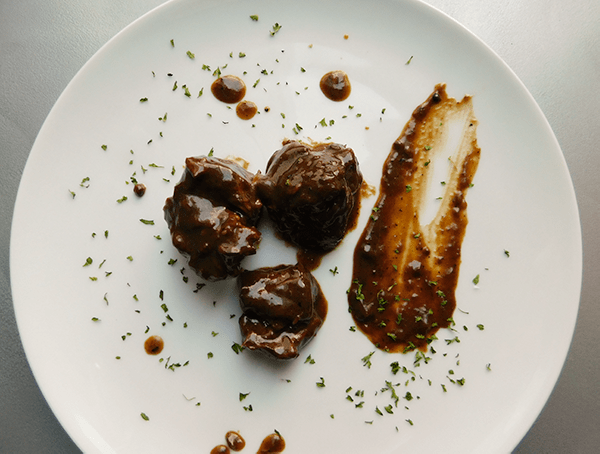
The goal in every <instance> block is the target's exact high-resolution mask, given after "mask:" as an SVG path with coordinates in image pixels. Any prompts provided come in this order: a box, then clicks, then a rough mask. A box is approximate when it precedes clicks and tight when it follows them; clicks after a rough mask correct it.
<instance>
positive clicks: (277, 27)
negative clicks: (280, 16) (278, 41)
mask: <svg viewBox="0 0 600 454" xmlns="http://www.w3.org/2000/svg"><path fill="white" fill-rule="evenodd" d="M279 30H281V25H279V24H278V23H277V22H275V24H274V25H273V30H272V31H270V32H269V34H270V35H271V36H275V33H277V32H278V31H279Z"/></svg>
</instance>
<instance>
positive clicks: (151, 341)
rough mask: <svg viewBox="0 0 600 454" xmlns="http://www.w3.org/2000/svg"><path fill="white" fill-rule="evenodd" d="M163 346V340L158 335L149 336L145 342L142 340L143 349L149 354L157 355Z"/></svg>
mask: <svg viewBox="0 0 600 454" xmlns="http://www.w3.org/2000/svg"><path fill="white" fill-rule="evenodd" d="M164 346H165V341H163V340H162V337H160V336H150V337H149V338H148V339H146V342H144V349H145V350H146V353H148V354H149V355H158V354H159V353H160V352H162V349H163V348H164Z"/></svg>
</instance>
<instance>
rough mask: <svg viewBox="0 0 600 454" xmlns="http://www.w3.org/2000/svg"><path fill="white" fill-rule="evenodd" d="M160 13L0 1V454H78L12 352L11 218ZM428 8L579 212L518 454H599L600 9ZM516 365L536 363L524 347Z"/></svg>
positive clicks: (588, 4)
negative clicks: (552, 143) (538, 135)
mask: <svg viewBox="0 0 600 454" xmlns="http://www.w3.org/2000/svg"><path fill="white" fill-rule="evenodd" d="M199 1H201V0H199ZM371 1H375V0H371ZM160 3H162V1H161V0H128V1H116V0H13V1H10V0H0V453H72V452H73V453H75V452H79V450H78V449H77V447H76V446H75V444H74V443H73V442H72V441H71V439H70V438H69V436H68V435H67V434H66V433H65V432H64V430H63V429H62V428H61V426H60V424H59V423H58V422H57V420H56V418H55V417H54V415H53V414H52V412H51V410H50V409H49V407H48V405H47V404H46V402H45V400H44V397H43V396H42V395H41V393H40V391H39V389H38V387H37V385H36V383H35V380H34V378H33V376H32V375H31V372H30V370H29V366H28V364H27V360H26V358H25V355H24V353H23V349H22V347H21V343H20V341H19V335H18V331H17V327H16V324H15V318H14V312H13V307H12V299H11V293H10V275H9V263H8V261H9V247H10V226H11V219H12V211H13V206H14V201H15V197H16V193H17V189H18V185H19V180H20V177H21V174H22V172H23V168H24V166H25V162H26V159H27V156H28V154H29V151H30V149H31V147H32V145H33V142H34V140H35V137H36V135H37V133H38V131H39V129H40V128H41V126H42V123H43V121H44V119H45V118H46V116H47V115H48V113H49V111H50V109H51V108H52V106H53V104H54V103H55V101H56V100H57V98H58V97H59V96H60V94H61V92H62V91H63V90H64V88H65V87H66V85H67V84H68V82H69V81H70V80H71V78H72V77H73V76H74V75H75V73H76V72H77V71H78V70H79V69H80V68H81V66H82V65H83V64H84V63H85V62H86V61H87V60H88V59H89V58H90V57H92V55H93V54H94V52H96V51H97V50H98V49H99V48H100V47H101V46H102V45H103V44H104V43H105V42H106V41H108V40H109V39H110V38H111V37H112V36H114V35H115V34H116V33H117V32H119V31H120V30H121V29H122V28H123V27H125V26H126V25H128V24H129V23H130V22H131V21H133V20H135V19H136V18H138V17H139V16H141V15H142V14H144V13H146V12H147V11H149V10H151V9H152V8H154V7H155V6H158V5H159V4H160ZM428 3H430V4H431V5H433V6H435V7H437V8H439V9H441V10H442V11H444V12H445V13H447V14H448V15H450V16H451V17H453V18H454V19H456V20H458V21H459V22H460V23H462V24H463V25H464V26H466V27H467V28H468V29H470V30H471V31H472V32H474V33H475V34H476V35H477V36H479V37H480V38H481V39H482V40H483V41H484V42H486V43H487V44H488V45H489V46H490V47H491V48H492V49H493V50H494V51H495V52H496V53H498V54H499V55H500V57H501V58H502V59H504V61H506V62H507V63H508V65H509V66H510V67H511V68H512V69H513V70H514V71H515V73H516V74H517V75H518V76H519V78H520V79H521V80H522V81H523V82H524V84H525V85H526V86H527V88H528V89H529V91H530V92H531V93H532V94H533V96H534V98H535V99H536V101H537V102H538V104H539V105H540V107H541V109H542V111H543V112H544V113H545V115H546V117H547V118H548V121H549V122H550V125H551V126H552V128H553V130H554V132H555V134H556V136H557V138H558V141H559V142H560V144H561V147H562V149H563V152H564V154H565V158H566V161H567V164H568V166H569V169H570V172H571V175H572V178H573V183H574V185H575V191H576V193H577V199H578V204H579V209H580V213H581V223H582V231H583V241H584V259H583V262H584V263H583V266H584V273H583V287H582V297H581V307H580V311H579V317H578V321H577V328H576V331H575V335H574V338H573V343H572V345H571V349H570V353H569V356H568V358H567V361H566V364H565V367H564V370H563V372H562V375H561V377H560V380H559V382H558V384H557V385H556V388H555V390H554V392H553V394H552V396H551V397H550V399H549V401H548V403H547V405H546V407H545V409H544V411H543V412H542V414H541V415H540V416H539V418H538V420H537V422H536V423H535V424H534V426H533V427H532V428H531V430H530V431H529V433H528V434H527V436H526V437H525V438H524V439H523V441H522V442H521V443H520V445H519V446H518V447H517V449H516V450H515V452H516V453H520V454H522V453H596V452H599V449H600V448H599V446H600V430H599V429H600V393H599V392H598V382H599V381H600V342H598V338H597V334H598V332H599V330H598V323H600V306H599V305H598V304H597V300H598V295H600V279H599V277H600V259H599V256H600V227H599V224H600V208H599V206H600V204H599V203H598V201H599V200H600V184H599V183H600V177H599V176H598V173H599V171H600V150H599V144H600V114H599V113H598V112H599V106H600V90H599V89H598V82H600V75H599V74H600V2H598V0H571V1H569V2H559V1H555V0H496V1H494V2H490V1H486V0H429V1H428ZM594 276H596V277H594ZM32 278H35V277H34V276H32ZM523 354H525V355H535V352H531V351H527V346H526V345H524V346H523ZM449 442H451V441H449Z"/></svg>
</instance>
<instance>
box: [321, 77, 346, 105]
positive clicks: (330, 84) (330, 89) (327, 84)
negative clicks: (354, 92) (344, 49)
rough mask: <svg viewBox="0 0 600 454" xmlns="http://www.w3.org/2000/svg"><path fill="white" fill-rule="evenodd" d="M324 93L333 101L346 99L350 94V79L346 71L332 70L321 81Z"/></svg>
mask: <svg viewBox="0 0 600 454" xmlns="http://www.w3.org/2000/svg"><path fill="white" fill-rule="evenodd" d="M319 86H320V87H321V91H322V92H323V94H324V95H325V96H326V97H327V98H329V99H331V100H332V101H337V102H339V101H344V100H345V99H347V98H348V96H350V90H351V87H350V79H348V74H346V73H345V72H344V71H330V72H328V73H327V74H325V75H324V76H323V77H322V78H321V82H320V83H319Z"/></svg>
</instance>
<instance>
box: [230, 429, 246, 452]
mask: <svg viewBox="0 0 600 454" xmlns="http://www.w3.org/2000/svg"><path fill="white" fill-rule="evenodd" d="M225 440H227V446H229V447H230V448H231V450H232V451H236V452H237V451H241V450H242V449H244V447H245V446H246V440H244V438H243V437H242V436H241V435H240V434H239V433H237V432H234V431H233V430H230V431H229V432H227V433H226V434H225Z"/></svg>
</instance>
